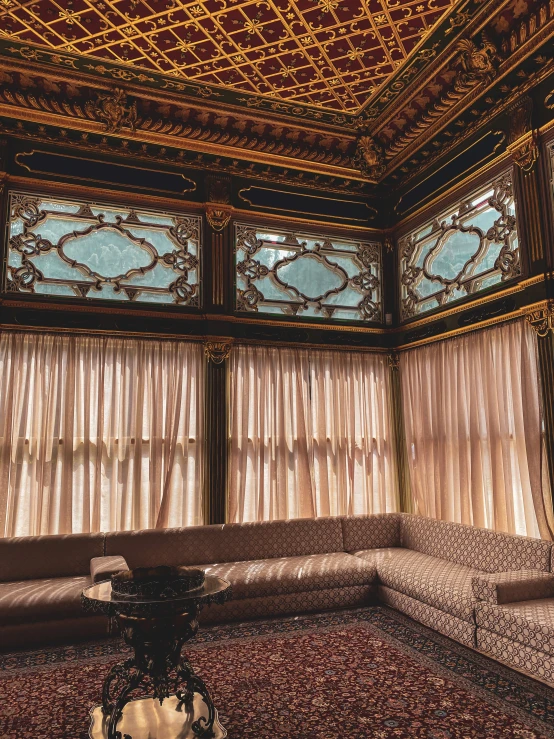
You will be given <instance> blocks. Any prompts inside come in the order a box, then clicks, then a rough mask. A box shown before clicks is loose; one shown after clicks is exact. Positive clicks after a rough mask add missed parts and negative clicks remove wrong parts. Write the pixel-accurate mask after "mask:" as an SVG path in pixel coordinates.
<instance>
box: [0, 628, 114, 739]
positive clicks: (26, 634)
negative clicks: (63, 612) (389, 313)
mask: <svg viewBox="0 0 554 739" xmlns="http://www.w3.org/2000/svg"><path fill="white" fill-rule="evenodd" d="M107 635H108V619H107V617H106V616H86V617H84V618H83V615H82V614H81V615H80V616H79V617H76V618H64V619H60V620H55V621H47V620H45V621H40V623H38V624H37V623H34V622H30V623H26V622H24V623H16V624H5V625H3V626H2V628H1V629H0V652H11V651H13V650H14V649H32V648H34V647H38V646H43V645H44V644H45V643H47V644H75V643H76V642H78V641H83V640H85V641H89V640H91V639H105V638H106V636H107ZM58 736H59V735H58Z"/></svg>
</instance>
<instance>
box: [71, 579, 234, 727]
mask: <svg viewBox="0 0 554 739" xmlns="http://www.w3.org/2000/svg"><path fill="white" fill-rule="evenodd" d="M230 592H231V591H230V585H229V583H228V582H226V581H225V580H222V579H221V578H219V577H214V576H213V575H206V577H205V581H204V584H203V586H202V587H200V588H196V589H195V590H191V591H190V592H189V593H187V594H182V595H179V596H176V597H165V598H163V599H161V598H160V599H136V598H133V599H130V598H125V597H121V596H119V595H118V594H117V593H114V592H113V591H112V585H111V582H109V581H107V582H101V583H98V584H96V585H92V586H91V587H88V588H85V590H83V593H82V596H81V601H82V604H83V607H84V608H85V609H86V610H89V611H95V612H99V613H104V614H106V615H107V616H109V617H110V619H112V621H113V620H115V622H116V623H117V625H118V626H119V629H120V631H121V634H122V636H123V639H124V640H125V642H126V643H127V644H128V645H129V646H131V647H132V648H133V650H134V655H133V656H132V657H130V658H129V659H126V660H125V661H124V662H121V663H119V664H117V665H114V666H113V667H112V668H111V670H110V671H109V672H108V674H107V675H106V678H105V680H104V685H103V688H102V705H101V706H97V707H96V708H95V709H93V711H92V721H91V728H90V732H89V736H90V737H91V739H122V736H123V737H124V739H132V735H131V734H130V733H129V732H130V731H133V732H134V733H135V732H136V731H137V730H138V731H139V733H140V734H141V735H143V736H144V737H145V738H146V737H151V738H152V739H154V737H156V739H162V737H163V739H172V737H175V738H177V737H179V739H187V738H188V737H191V738H193V737H194V738H196V737H198V738H200V739H212V738H214V739H221V738H222V737H226V736H227V732H226V731H225V729H223V727H222V726H221V725H220V723H219V721H218V718H217V711H216V709H215V707H214V704H213V701H212V698H211V696H210V693H209V691H208V688H207V687H206V684H205V683H204V681H203V680H202V678H201V677H199V676H198V675H197V674H196V673H195V672H194V670H193V668H192V665H191V664H190V662H189V661H188V659H187V658H186V657H185V656H184V655H183V654H181V650H182V647H183V644H184V643H185V642H187V641H189V640H190V639H192V638H193V637H194V636H195V634H196V632H197V631H198V614H199V612H200V610H201V609H202V608H203V606H205V605H208V604H210V603H223V602H224V601H226V600H227V599H228V598H229V597H230ZM139 688H141V689H142V690H143V691H146V690H148V693H149V697H148V698H136V697H131V693H134V692H135V691H137V689H139ZM165 699H167V700H165ZM156 701H158V702H159V705H158V704H157V703H156ZM164 701H165V705H162V704H164ZM183 708H184V709H185V710H183ZM124 709H125V711H124ZM120 719H121V725H120V729H122V731H123V733H122V731H121V730H118V729H117V724H118V722H119V721H120ZM135 739H142V736H138V735H136V734H135Z"/></svg>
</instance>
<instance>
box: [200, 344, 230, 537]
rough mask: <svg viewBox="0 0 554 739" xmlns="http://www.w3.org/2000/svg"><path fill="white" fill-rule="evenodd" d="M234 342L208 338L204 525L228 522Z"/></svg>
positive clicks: (205, 345) (206, 349)
mask: <svg viewBox="0 0 554 739" xmlns="http://www.w3.org/2000/svg"><path fill="white" fill-rule="evenodd" d="M231 346H232V340H231V339H219V338H218V339H207V340H206V341H205V342H204V349H205V352H206V395H205V429H206V431H205V440H206V469H205V485H204V501H203V502H204V523H206V524H211V523H225V514H226V508H227V461H228V460H227V452H228V444H227V424H228V420H229V419H228V407H229V402H228V396H227V387H228V383H227V362H228V357H229V354H230V351H231Z"/></svg>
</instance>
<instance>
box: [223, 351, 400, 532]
mask: <svg viewBox="0 0 554 739" xmlns="http://www.w3.org/2000/svg"><path fill="white" fill-rule="evenodd" d="M389 372H390V370H389V368H388V366H387V362H386V358H385V357H384V356H383V355H381V354H370V353H365V352H346V351H325V350H321V351H319V350H305V349H295V348H268V347H254V346H235V347H234V349H233V353H232V355H231V360H230V439H229V447H230V448H229V454H230V465H229V500H228V518H229V520H230V521H232V522H243V521H261V520H275V519H284V518H298V517H310V516H329V515H341V514H353V513H379V512H384V511H394V510H397V505H398V488H397V476H396V465H395V457H394V440H393V438H392V428H391V417H390V404H389V398H390V387H389V380H390V378H389Z"/></svg>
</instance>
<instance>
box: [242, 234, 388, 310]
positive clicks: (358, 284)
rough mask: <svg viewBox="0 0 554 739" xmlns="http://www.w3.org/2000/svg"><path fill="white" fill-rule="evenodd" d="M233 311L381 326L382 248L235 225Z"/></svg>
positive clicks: (310, 235) (311, 235)
mask: <svg viewBox="0 0 554 739" xmlns="http://www.w3.org/2000/svg"><path fill="white" fill-rule="evenodd" d="M235 252H236V283H237V291H236V308H237V310H238V311H248V312H250V311H255V312H258V313H272V314H276V315H283V314H284V315H286V316H298V315H302V316H303V317H323V318H325V319H342V320H350V321H352V320H354V321H381V320H382V306H381V245H380V244H379V243H375V242H362V241H355V240H351V239H343V238H334V237H328V236H320V235H314V234H309V233H305V232H297V231H288V230H283V229H273V228H271V229H267V228H266V229H263V228H259V227H257V226H251V225H247V224H243V223H236V224H235Z"/></svg>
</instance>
